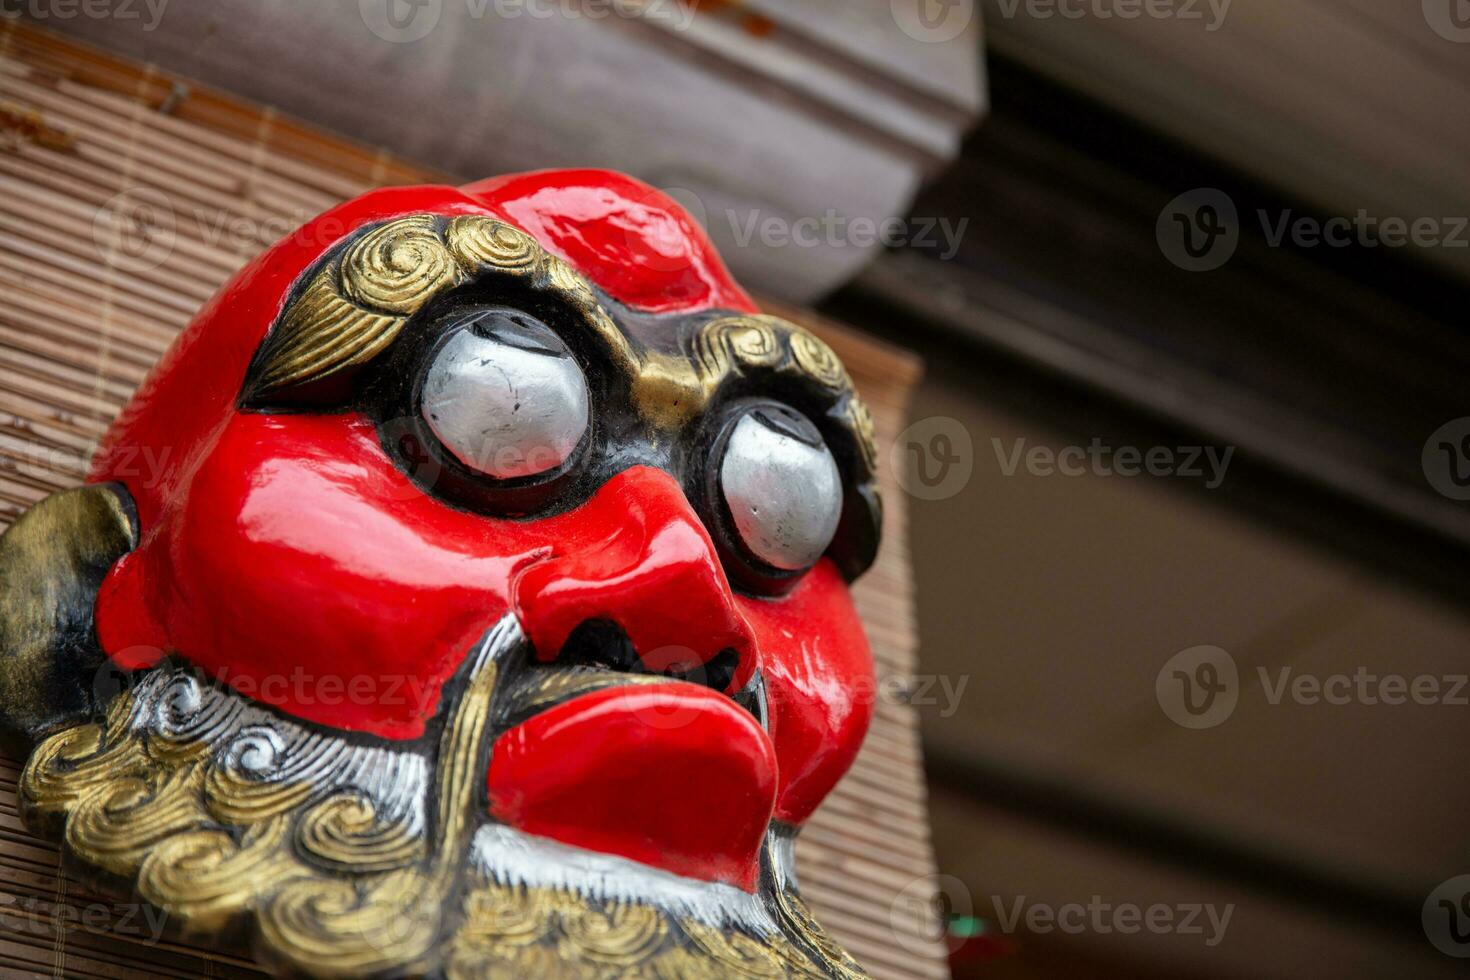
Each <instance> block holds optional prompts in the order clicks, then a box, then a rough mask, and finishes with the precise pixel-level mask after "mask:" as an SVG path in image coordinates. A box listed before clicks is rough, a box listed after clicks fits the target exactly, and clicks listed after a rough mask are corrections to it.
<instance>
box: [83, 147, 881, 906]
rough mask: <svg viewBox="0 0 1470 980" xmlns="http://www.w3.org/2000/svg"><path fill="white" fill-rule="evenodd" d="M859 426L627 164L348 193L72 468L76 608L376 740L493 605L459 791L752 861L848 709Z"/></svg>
mask: <svg viewBox="0 0 1470 980" xmlns="http://www.w3.org/2000/svg"><path fill="white" fill-rule="evenodd" d="M870 425H871V423H870V422H869V421H868V418H867V414H866V411H865V410H864V409H863V408H862V406H861V404H860V402H859V401H858V400H857V397H856V395H855V394H854V393H853V391H852V389H851V386H850V384H849V382H848V380H847V377H846V374H845V372H844V371H843V369H842V366H841V365H840V363H838V362H837V360H836V358H835V357H834V356H833V355H832V353H831V351H830V349H828V348H827V347H826V346H825V345H824V344H822V343H821V342H820V341H818V340H816V339H815V338H814V337H812V336H811V335H810V334H808V333H807V332H806V331H804V330H802V329H801V328H799V327H795V326H793V325H791V324H788V323H785V322H782V321H778V320H775V319H773V318H767V317H760V316H758V315H757V311H756V307H755V305H754V304H753V303H752V302H751V300H750V298H749V297H748V296H747V295H746V294H745V293H744V292H742V291H741V290H740V288H739V287H738V286H736V285H735V284H734V282H733V281H732V280H731V279H730V277H729V275H728V273H727V272H726V270H725V268H724V266H723V264H722V263H721V261H720V259H719V257H718V256H717V255H716V254H715V252H714V250H713V248H712V247H711V246H710V244H709V242H708V241H707V240H706V238H705V236H704V235H703V233H702V231H701V230H700V229H699V228H698V227H697V226H696V225H695V224H694V223H693V222H692V221H691V220H690V218H689V217H688V215H687V214H685V213H684V212H683V211H682V210H681V209H680V208H679V207H678V205H677V204H675V203H674V202H673V201H671V200H670V199H669V198H667V197H666V196H664V195H662V194H661V193H659V192H657V191H655V190H653V189H651V188H649V187H647V186H645V185H643V184H640V183H638V182H636V181H633V180H631V179H629V178H627V177H623V176H620V175H617V174H612V173H606V172H601V171H550V172H543V173H534V174H525V175H518V176H512V177H505V178H499V179H495V180H490V181H485V182H482V183H479V184H473V185H470V186H468V187H464V188H459V189H456V188H450V187H416V188H393V189H387V190H381V191H376V192H373V193H371V194H367V195H365V196H363V197H361V198H358V199H356V200H354V201H350V202H348V203H346V204H344V205H342V206H340V207H338V208H336V209H334V210H332V211H330V212H328V213H326V214H324V215H322V216H321V217H319V218H317V219H315V220H313V221H311V222H310V223H308V224H307V225H306V226H304V227H303V228H302V229H300V230H299V231H298V232H297V233H296V234H294V235H292V236H291V237H290V238H288V239H286V240H284V241H282V242H280V243H279V244H277V245H276V246H274V247H273V248H272V249H270V250H269V251H268V252H266V253H265V254H263V255H262V256H260V257H259V258H258V259H257V260H256V261H254V262H252V263H251V264H250V265H249V266H248V267H247V268H246V269H245V270H244V271H242V272H241V273H240V274H239V275H238V276H236V277H235V279H234V280H233V281H232V282H231V283H230V284H229V285H228V286H227V287H226V288H225V289H223V290H222V291H221V292H220V293H219V294H218V295H217V296H216V297H215V298H214V299H213V300H212V301H211V302H210V303H209V305H208V306H207V307H206V308H205V309H204V310H203V311H202V312H201V313H200V314H199V316H198V317H197V318H196V319H195V321H194V322H193V324H191V326H190V327H189V328H188V330H187V331H186V332H185V333H184V334H183V335H182V336H181V337H180V338H179V340H178V342H177V343H176V344H175V345H174V347H173V349H172V350H171V352H170V353H169V354H168V355H167V356H166V358H165V360H164V361H163V363H162V364H161V365H160V366H159V367H158V369H157V370H156V371H155V373H154V374H153V376H152V377H151V378H150V379H149V381H148V382H147V383H146V384H145V385H144V387H143V388H142V390H141V391H140V392H139V393H138V394H137V396H136V397H135V398H134V399H133V401H132V402H131V404H129V406H128V407H127V409H126V410H125V411H124V413H123V415H122V417H121V418H120V419H119V421H118V422H117V424H116V425H115V426H114V427H113V429H112V431H111V433H110V434H109V436H108V438H107V440H106V442H105V444H104V447H103V450H102V452H101V453H100V454H99V456H98V459H97V462H96V465H95V467H94V469H93V472H92V474H91V479H92V480H94V481H115V482H117V483H120V484H122V485H123V486H124V487H126V489H127V491H128V494H130V495H131V498H132V501H133V503H134V504H135V506H136V517H137V528H138V538H139V541H138V545H137V547H136V549H134V550H133V551H132V552H131V553H130V554H128V555H126V556H125V557H124V558H122V560H121V561H119V562H118V563H117V564H116V565H115V566H114V567H113V568H112V570H111V572H110V574H109V575H108V576H107V578H106V580H105V581H104V582H103V585H102V588H101V593H100V596H99V599H98V602H97V607H96V626H97V635H98V637H99V638H100V641H101V645H102V648H103V649H104V651H105V652H106V654H107V655H108V656H109V657H110V658H111V659H112V660H113V661H114V662H115V663H116V664H118V665H120V666H122V667H125V668H128V669H140V668H145V667H151V666H153V665H155V664H157V663H158V662H159V661H160V659H161V658H162V657H164V656H165V655H175V656H177V657H179V658H182V659H183V660H185V661H187V662H188V663H190V664H192V665H194V666H196V667H198V668H202V669H203V670H204V671H205V672H207V673H208V674H209V675H211V676H212V677H213V679H214V680H215V681H217V682H222V683H223V684H225V685H228V686H229V687H230V688H232V689H233V690H234V691H235V692H237V693H238V694H239V695H243V696H245V697H246V698H248V699H251V700H253V701H255V702H258V703H261V704H264V705H267V706H269V707H270V708H272V709H276V710H278V711H279V712H280V713H281V714H283V715H284V716H286V717H288V718H291V719H297V720H299V721H302V722H306V723H312V724H315V725H320V726H326V727H327V728H330V729H335V730H346V731H350V732H354V733H360V736H361V737H364V738H368V739H370V740H381V741H382V742H383V743H385V744H396V743H411V742H413V740H418V739H426V740H427V739H432V738H434V737H436V733H437V727H436V726H437V724H438V722H437V721H436V719H440V718H442V716H443V713H444V710H445V708H446V705H448V704H450V703H451V702H452V700H453V695H454V692H455V691H456V690H457V686H458V685H460V684H461V683H462V680H461V678H462V677H463V676H464V674H465V671H466V669H467V668H466V662H467V657H468V656H469V654H470V652H471V651H472V650H474V649H475V647H476V644H477V643H478V642H479V641H480V639H481V638H482V637H484V636H486V634H487V633H489V632H490V631H491V630H492V629H493V628H494V627H495V626H496V624H497V623H500V622H501V621H502V620H503V619H504V618H505V617H507V616H512V617H514V620H515V622H516V623H518V624H519V627H520V629H521V630H522V631H523V632H524V634H525V637H526V638H527V639H528V640H529V647H528V650H527V652H526V654H525V659H526V661H527V662H526V663H525V664H523V665H521V666H515V667H507V668H506V669H505V671H504V672H503V675H502V679H501V681H500V687H499V690H498V691H497V694H496V702H495V707H494V711H493V713H492V718H491V721H490V722H489V725H488V731H487V738H488V739H490V740H492V746H491V750H490V752H489V753H488V755H489V759H490V762H489V763H488V766H487V767H486V768H487V770H488V771H485V772H483V773H482V774H481V778H482V779H483V780H484V796H483V800H484V805H485V806H487V807H488V809H489V812H490V815H491V816H493V817H494V818H495V819H496V820H497V821H499V822H500V823H502V824H507V825H509V826H511V827H515V828H518V829H519V830H521V831H525V832H527V833H529V834H531V835H535V836H537V837H541V838H551V839H553V840H556V841H559V842H561V843H563V844H567V845H571V846H572V847H575V848H579V849H582V850H585V851H591V852H599V853H603V854H610V855H617V856H620V857H623V858H629V859H632V860H633V861H636V862H640V863H642V864H645V865H651V866H654V867H657V868H660V869H662V870H664V871H667V872H672V873H674V874H676V875H680V876H684V877H688V878H695V879H701V880H704V881H712V882H724V883H727V884H730V885H733V886H735V887H737V888H740V889H744V890H746V891H753V890H755V889H756V887H757V879H758V876H759V873H760V854H761V848H762V844H763V841H764V840H765V838H766V835H767V833H768V832H769V831H770V830H771V828H772V826H773V821H775V822H776V824H775V825H776V826H780V825H782V824H784V825H791V826H799V825H800V824H801V823H802V822H803V821H805V820H806V818H807V817H808V816H809V815H810V814H811V812H812V810H813V809H814V808H815V807H816V806H817V804H818V803H819V802H820V801H821V800H822V798H823V797H824V796H826V794H827V793H828V791H829V790H831V788H832V787H833V785H834V784H835V783H836V782H837V780H838V778H839V777H840V776H841V775H842V774H843V773H844V772H845V771H846V769H847V768H848V766H849V764H850V763H851V761H852V759H853V757H854V755H855V754H856V753H857V750H858V747H859V745H860V743H861V741H862V738H863V735H864V733H865V731H866V728H867V725H868V720H869V715H870V698H869V695H870V694H871V692H872V691H873V683H872V662H871V656H870V653H869V650H868V646H867V643H866V641H865V639H864V637H863V631H862V628H861V624H860V623H859V620H858V617H857V614H856V612H855V611H854V608H853V604H852V600H851V598H850V596H849V593H848V582H849V580H850V579H851V578H852V577H854V576H855V575H857V574H858V573H860V572H861V571H862V570H863V569H864V568H865V567H866V566H867V565H868V564H869V563H870V562H871V559H872V555H873V551H874V549H875V547H876V542H877V536H878V508H877V498H876V495H875V493H874V489H873V484H872V480H873V455H872V447H871V435H870ZM145 461H147V462H148V463H149V464H150V465H148V466H144V465H143V464H144V462H145ZM155 469H158V470H159V471H160V475H159V476H158V477H157V478H156V479H148V478H146V477H145V475H143V474H148V473H152V472H153V471H154V470H155Z"/></svg>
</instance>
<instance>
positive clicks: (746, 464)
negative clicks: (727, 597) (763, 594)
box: [717, 403, 842, 572]
mask: <svg viewBox="0 0 1470 980" xmlns="http://www.w3.org/2000/svg"><path fill="white" fill-rule="evenodd" d="M728 433H729V434H728V437H727V438H726V440H725V443H724V451H723V453H722V454H721V455H720V458H719V462H718V464H717V465H718V466H719V479H718V485H719V492H720V494H721V495H722V496H723V498H724V503H725V506H726V507H727V508H728V511H729V514H730V520H731V522H732V523H733V524H734V526H735V533H736V535H737V536H738V537H739V539H740V540H739V544H740V546H741V548H742V549H743V550H744V551H745V552H747V553H748V554H749V556H750V557H752V558H754V559H756V560H757V561H758V562H760V563H762V564H765V565H767V566H769V567H771V568H774V569H777V570H779V571H783V572H792V571H798V570H800V569H804V568H807V567H808V566H810V565H813V564H815V563H816V561H817V559H818V558H820V557H822V553H823V552H824V551H826V550H827V546H828V545H829V544H831V542H832V535H833V534H835V533H836V532H837V524H838V521H839V520H840V519H841V517H842V478H841V476H840V475H839V474H838V472H837V463H836V462H835V461H834V460H833V459H832V453H831V452H830V451H828V449H827V445H826V443H825V442H823V441H822V436H821V434H820V433H819V432H818V431H817V428H816V426H814V425H812V423H811V422H810V421H809V420H808V419H807V418H806V417H805V416H803V415H800V414H798V413H797V412H795V411H792V410H791V409H789V408H786V407H785V406H782V405H775V404H770V403H767V404H759V405H756V406H753V407H751V408H749V409H747V410H746V411H745V412H744V414H742V415H741V416H740V417H739V419H738V420H737V421H736V422H735V423H734V426H733V428H731V429H729V430H728Z"/></svg>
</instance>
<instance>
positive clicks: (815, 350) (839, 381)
mask: <svg viewBox="0 0 1470 980" xmlns="http://www.w3.org/2000/svg"><path fill="white" fill-rule="evenodd" d="M791 353H792V356H794V357H795V358H796V364H797V366H798V367H799V368H800V369H801V370H802V372H804V373H805V374H806V375H807V376H808V377H811V378H813V379H815V380H816V382H817V383H818V384H820V385H822V386H823V387H824V388H831V389H832V390H833V391H845V390H848V389H850V388H851V387H852V382H850V381H849V380H848V379H847V369H846V368H844V367H843V366H842V362H841V361H839V360H838V359H837V354H836V353H834V352H833V350H832V348H830V347H828V346H827V345H826V344H825V343H824V342H822V341H821V340H818V339H817V338H816V337H815V336H813V335H812V334H811V333H810V332H808V331H806V330H803V329H801V328H800V327H798V328H796V329H795V330H793V331H792V333H791Z"/></svg>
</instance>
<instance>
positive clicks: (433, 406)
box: [370, 302, 593, 516]
mask: <svg viewBox="0 0 1470 980" xmlns="http://www.w3.org/2000/svg"><path fill="white" fill-rule="evenodd" d="M386 361H387V363H385V364H384V365H383V367H382V370H381V373H380V374H379V375H378V377H377V379H376V380H375V381H374V382H373V384H372V389H371V394H370V397H371V399H372V400H373V401H374V402H375V403H376V405H377V406H378V408H377V411H378V417H379V423H378V430H379V435H380V438H381V439H382V441H383V444H384V445H385V446H386V447H387V448H388V450H389V452H390V454H392V455H393V457H394V458H395V460H396V461H397V463H398V465H399V467H400V468H401V469H402V470H403V471H404V472H405V473H407V474H408V475H409V476H410V478H412V479H413V481H414V482H415V483H416V484H417V485H418V486H419V487H420V488H421V489H423V490H424V491H426V492H428V493H431V494H433V495H435V496H439V497H443V498H445V499H446V500H448V501H450V502H452V503H458V504H462V505H464V506H466V507H468V508H470V509H473V510H482V511H487V512H491V513H496V514H502V515H505V516H523V515H529V514H532V513H534V512H537V511H540V510H542V509H544V508H545V507H547V506H549V505H551V504H553V503H554V502H555V500H556V499H557V495H558V494H559V493H562V492H563V491H565V489H566V488H567V487H568V485H569V484H570V482H571V478H572V477H573V476H574V475H575V472H576V470H577V468H578V465H579V461H580V460H581V459H583V458H584V457H585V456H586V455H587V447H588V445H589V444H590V443H591V441H592V434H593V433H592V430H593V393H592V390H591V386H590V385H589V383H588V378H587V375H586V372H585V371H584V370H583V367H582V363H581V361H580V360H579V359H578V357H577V355H576V354H575V353H574V352H573V351H572V350H571V349H570V348H569V347H568V345H567V344H566V342H565V341H564V340H563V339H562V337H561V336H560V335H559V334H558V333H557V332H556V331H555V330H553V329H552V328H551V327H550V326H548V325H547V324H546V323H545V322H544V321H542V320H540V319H539V318H537V317H536V316H534V315H532V314H530V313H528V312H526V311H524V310H520V309H516V308H514V307H509V306H503V305H488V304H477V303H471V302H459V303H453V304H447V305H446V307H445V308H444V309H443V310H442V311H441V312H439V313H438V314H437V315H431V316H430V317H428V318H426V319H425V320H424V322H423V323H422V326H420V327H419V328H418V329H417V330H415V332H414V336H413V337H412V338H411V339H410V342H409V343H407V344H405V345H404V346H403V347H401V348H399V349H395V351H394V352H393V354H392V355H391V356H390V357H389V358H387V359H386Z"/></svg>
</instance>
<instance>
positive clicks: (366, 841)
mask: <svg viewBox="0 0 1470 980" xmlns="http://www.w3.org/2000/svg"><path fill="white" fill-rule="evenodd" d="M297 839H298V840H299V841H300V842H301V849H302V851H303V852H304V853H305V854H306V855H307V857H308V858H309V859H310V860H311V861H312V862H313V863H317V864H320V865H322V866H323V867H325V868H326V869H327V870H334V871H348V872H370V871H392V870H394V869H395V868H401V867H404V866H405V865H408V864H411V863H413V862H414V861H417V860H419V859H420V858H421V857H423V855H424V852H425V842H424V840H423V838H422V837H419V836H418V835H417V834H414V833H412V832H411V831H410V829H409V828H408V827H407V826H405V825H404V823H403V822H402V821H384V820H382V819H380V818H379V816H378V812H377V807H375V806H374V805H373V801H372V800H371V799H369V798H368V797H366V796H363V795H362V794H358V793H351V794H346V793H344V794H339V795H336V796H333V797H330V798H328V799H326V800H323V801H322V802H321V803H318V804H317V805H316V806H314V807H312V808H311V809H310V810H309V811H308V812H307V813H306V814H305V815H304V816H302V818H301V825H300V827H299V829H298V830H297Z"/></svg>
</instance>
